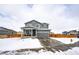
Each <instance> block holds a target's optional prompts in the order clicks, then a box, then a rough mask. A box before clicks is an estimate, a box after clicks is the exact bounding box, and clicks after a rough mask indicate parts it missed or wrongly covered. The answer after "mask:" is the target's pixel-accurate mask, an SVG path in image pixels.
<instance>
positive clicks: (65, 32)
mask: <svg viewBox="0 0 79 59" xmlns="http://www.w3.org/2000/svg"><path fill="white" fill-rule="evenodd" d="M62 34H66V35H78V34H79V31H77V30H71V31H68V32H67V31H64V32H62Z"/></svg>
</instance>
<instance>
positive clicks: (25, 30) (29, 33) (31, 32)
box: [22, 27, 37, 37]
mask: <svg viewBox="0 0 79 59" xmlns="http://www.w3.org/2000/svg"><path fill="white" fill-rule="evenodd" d="M22 30H23V33H24V36H26V37H28V36H30V37H37V29H35V28H32V27H30V28H29V27H23V28H22Z"/></svg>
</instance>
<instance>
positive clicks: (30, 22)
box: [25, 20, 48, 24]
mask: <svg viewBox="0 0 79 59" xmlns="http://www.w3.org/2000/svg"><path fill="white" fill-rule="evenodd" d="M31 22H36V23H39V24H48V23H40V22H38V21H36V20H31V21H29V22H26V23H25V24H28V23H31Z"/></svg>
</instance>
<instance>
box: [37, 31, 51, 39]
mask: <svg viewBox="0 0 79 59" xmlns="http://www.w3.org/2000/svg"><path fill="white" fill-rule="evenodd" d="M49 32H50V31H45V30H39V31H37V37H38V38H41V39H43V38H49Z"/></svg>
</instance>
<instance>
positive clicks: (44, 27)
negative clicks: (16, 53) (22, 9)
mask: <svg viewBox="0 0 79 59" xmlns="http://www.w3.org/2000/svg"><path fill="white" fill-rule="evenodd" d="M48 27H49V24H47V23H40V22H38V21H36V20H32V21H29V22H26V23H25V27H21V29H22V30H23V34H24V35H27V36H29V35H30V36H32V37H37V38H48V37H49V33H50V29H48Z"/></svg>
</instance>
